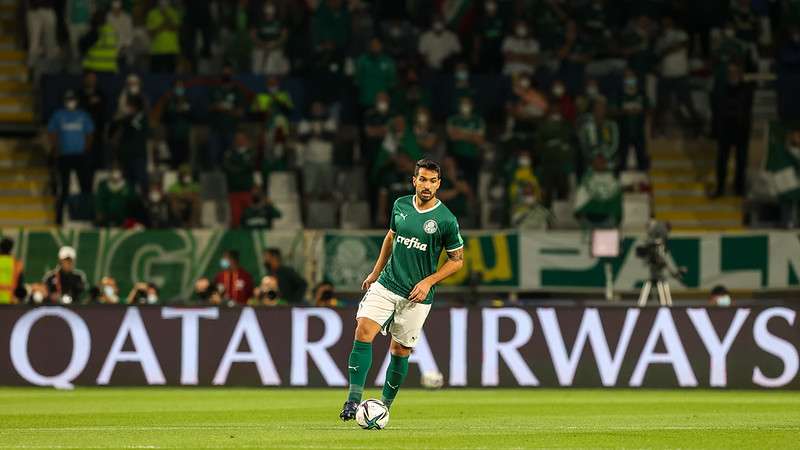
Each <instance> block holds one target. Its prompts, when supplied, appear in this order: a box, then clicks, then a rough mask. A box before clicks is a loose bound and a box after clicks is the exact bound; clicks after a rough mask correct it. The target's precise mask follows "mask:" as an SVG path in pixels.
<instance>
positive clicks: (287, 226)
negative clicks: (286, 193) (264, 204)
mask: <svg viewBox="0 0 800 450" xmlns="http://www.w3.org/2000/svg"><path fill="white" fill-rule="evenodd" d="M273 204H274V205H275V208H277V209H278V211H280V212H281V217H280V218H279V219H276V220H275V221H274V222H272V228H274V229H276V230H296V229H298V228H302V227H303V219H302V217H301V216H300V204H299V202H298V200H273Z"/></svg>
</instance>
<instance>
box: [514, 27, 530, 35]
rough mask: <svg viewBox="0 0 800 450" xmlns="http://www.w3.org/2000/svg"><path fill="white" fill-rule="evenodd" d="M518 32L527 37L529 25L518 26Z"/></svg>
mask: <svg viewBox="0 0 800 450" xmlns="http://www.w3.org/2000/svg"><path fill="white" fill-rule="evenodd" d="M516 33H517V36H519V37H525V36H527V35H528V27H517V28H516Z"/></svg>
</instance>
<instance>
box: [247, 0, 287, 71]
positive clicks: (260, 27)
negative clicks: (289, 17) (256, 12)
mask: <svg viewBox="0 0 800 450" xmlns="http://www.w3.org/2000/svg"><path fill="white" fill-rule="evenodd" d="M250 35H251V37H252V39H253V43H254V46H253V53H252V55H253V56H252V62H253V73H257V74H264V75H280V76H283V75H286V74H287V73H289V61H288V60H287V59H286V56H285V54H284V52H283V46H284V45H285V44H286V39H287V37H288V30H287V29H286V26H285V25H284V24H283V21H281V20H280V18H278V15H277V9H276V7H275V4H274V3H272V2H271V1H268V2H266V3H264V8H263V12H262V14H261V16H260V17H259V18H258V19H257V20H256V21H255V26H254V27H252V29H251V31H250Z"/></svg>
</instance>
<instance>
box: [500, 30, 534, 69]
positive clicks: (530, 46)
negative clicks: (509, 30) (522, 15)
mask: <svg viewBox="0 0 800 450" xmlns="http://www.w3.org/2000/svg"><path fill="white" fill-rule="evenodd" d="M502 50H503V55H504V59H505V66H504V67H503V73H504V74H506V75H518V74H525V75H531V74H534V73H536V64H537V63H538V59H539V42H538V41H536V39H534V38H533V37H531V36H530V34H529V30H528V25H527V24H526V23H525V21H524V20H517V21H516V23H515V25H514V31H513V34H510V35H508V36H506V38H505V39H503V47H502Z"/></svg>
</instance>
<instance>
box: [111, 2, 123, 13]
mask: <svg viewBox="0 0 800 450" xmlns="http://www.w3.org/2000/svg"><path fill="white" fill-rule="evenodd" d="M111 9H113V10H115V11H119V10H120V9H122V2H121V1H116V0H115V1H113V2H111Z"/></svg>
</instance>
